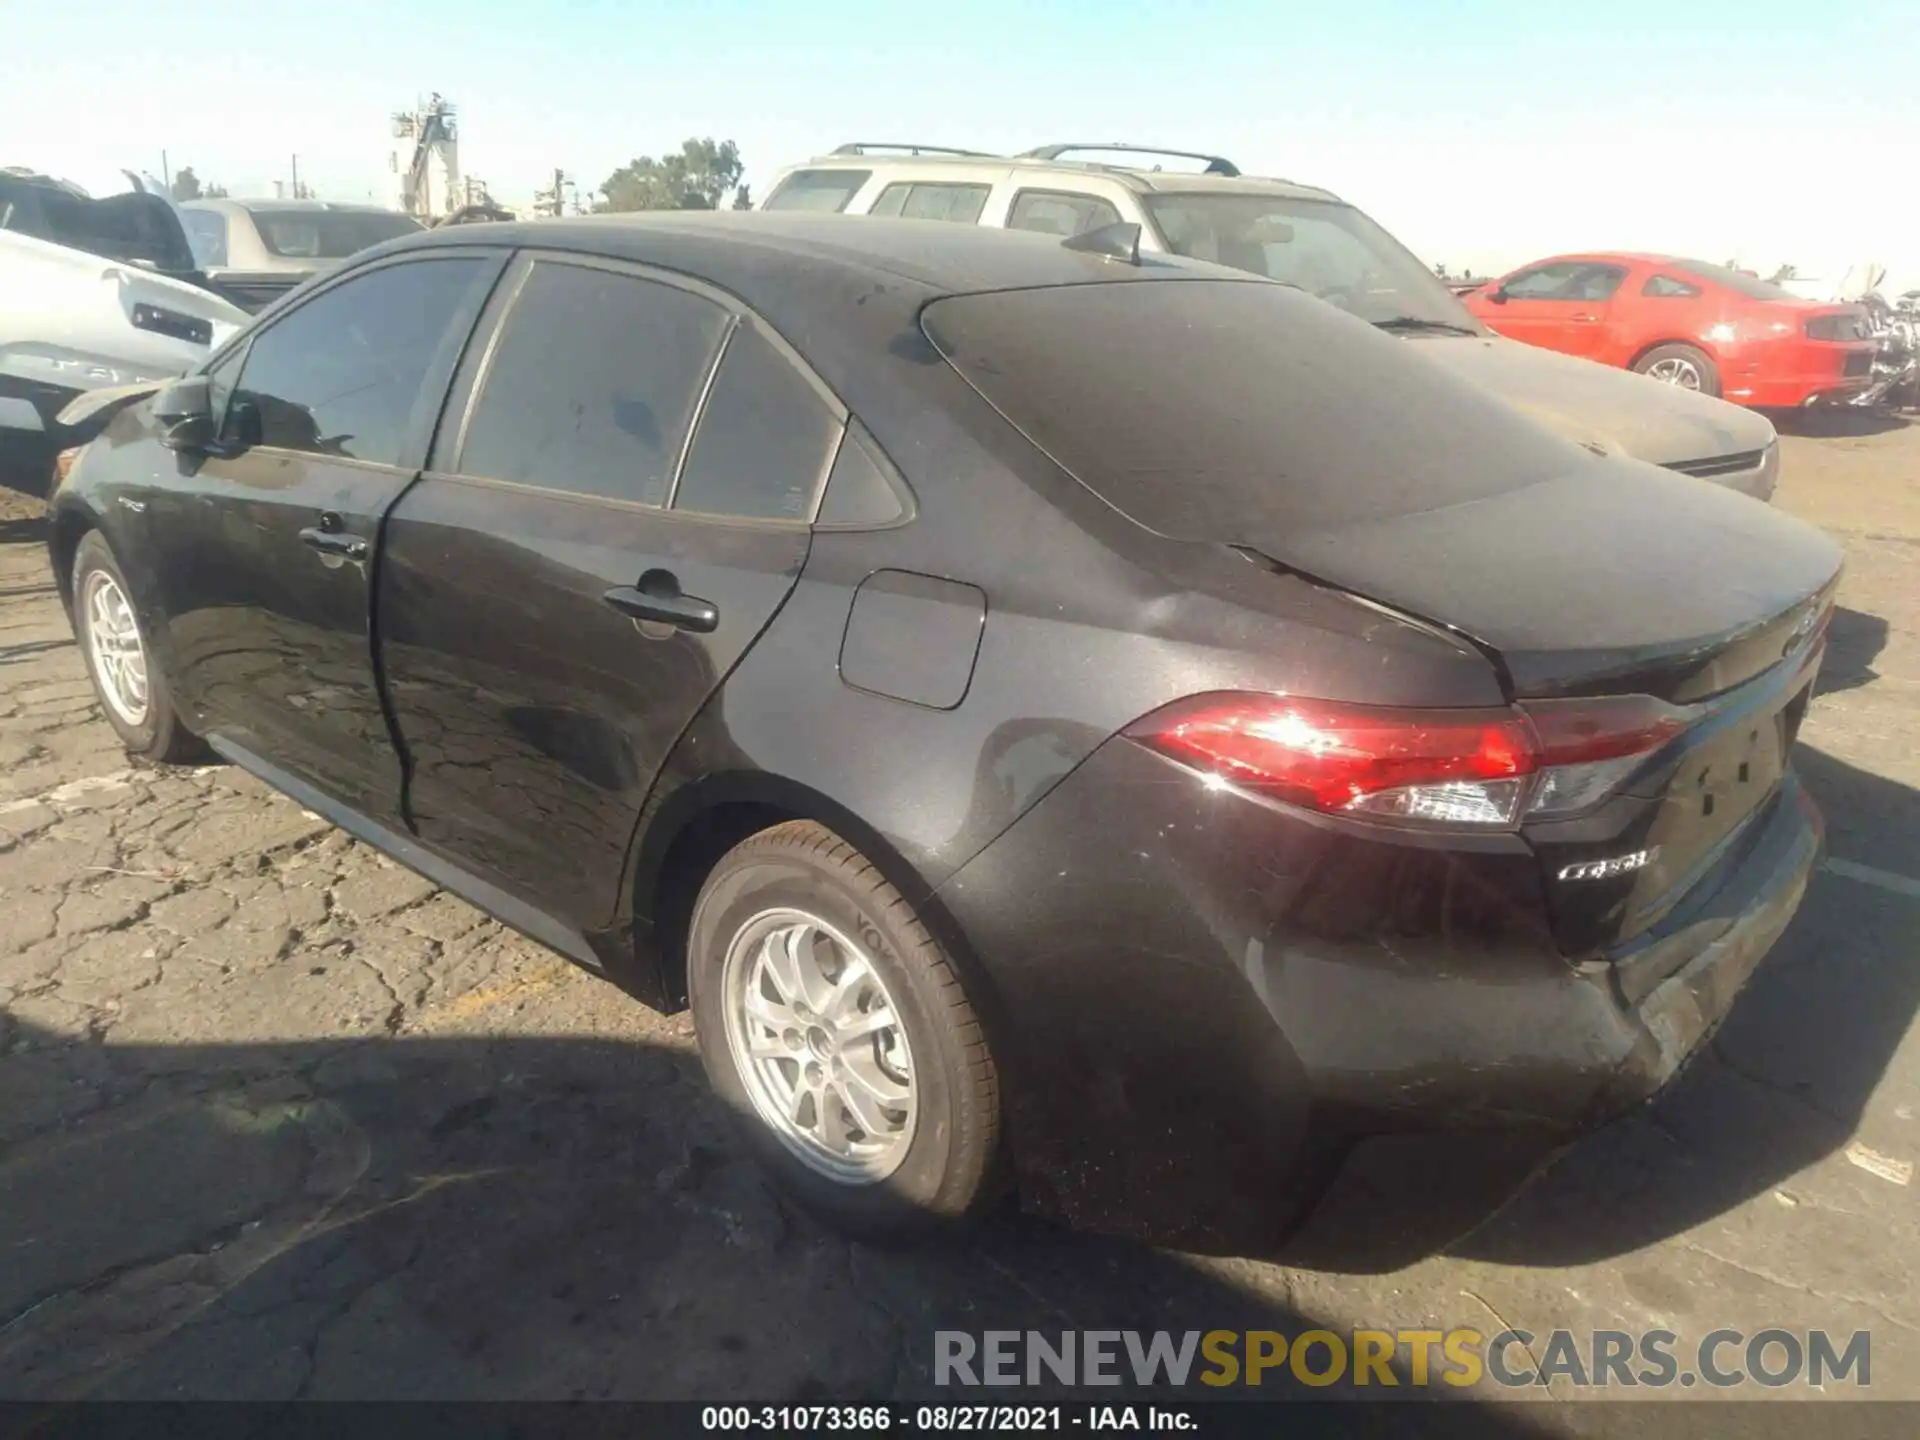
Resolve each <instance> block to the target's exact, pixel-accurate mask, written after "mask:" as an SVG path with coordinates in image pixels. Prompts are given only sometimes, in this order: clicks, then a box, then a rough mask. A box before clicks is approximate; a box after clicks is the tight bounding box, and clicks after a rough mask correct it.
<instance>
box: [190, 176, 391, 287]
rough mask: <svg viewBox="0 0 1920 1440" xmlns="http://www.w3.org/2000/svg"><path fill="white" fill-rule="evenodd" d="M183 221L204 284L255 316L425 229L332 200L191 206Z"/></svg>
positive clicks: (388, 213)
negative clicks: (315, 279) (313, 279)
mask: <svg viewBox="0 0 1920 1440" xmlns="http://www.w3.org/2000/svg"><path fill="white" fill-rule="evenodd" d="M180 214H181V218H182V220H184V221H185V223H186V228H187V241H188V243H189V244H191V245H192V246H193V255H194V259H195V260H196V261H197V262H198V263H199V265H200V267H201V268H202V269H203V270H204V271H205V272H206V274H207V277H208V278H209V279H210V280H211V281H212V282H213V283H214V285H215V286H217V287H218V288H219V289H220V291H221V292H222V293H223V294H225V295H226V296H227V297H228V298H229V299H231V300H232V301H233V302H234V303H235V304H237V305H239V306H241V307H242V308H243V309H246V310H252V311H257V310H262V309H265V308H266V307H267V306H268V305H271V304H272V303H273V302H274V301H275V300H278V299H279V298H280V297H281V296H282V295H284V294H286V293H287V291H289V290H291V289H293V287H294V286H296V285H298V284H299V283H300V282H301V281H303V280H305V279H306V278H307V277H308V276H310V275H318V274H319V273H320V272H321V271H323V270H331V269H332V268H333V267H334V266H335V265H337V264H339V263H340V262H341V261H342V260H345V259H346V258H347V257H348V256H350V255H357V254H358V253H359V252H360V251H362V250H365V249H367V248H368V247H369V246H373V245H378V244H380V243H381V242H382V241H384V240H396V239H398V238H399V237H400V236H402V235H412V234H416V233H417V232H419V231H421V230H424V229H425V228H426V227H425V226H424V225H422V224H421V223H420V222H419V221H418V220H416V219H414V218H413V217H412V216H411V215H403V214H401V213H400V212H399V211H398V210H385V209H382V208H381V207H379V206H377V205H342V204H337V203H335V202H333V201H331V200H233V199H215V200H188V201H184V202H183V203H182V204H181V206H180Z"/></svg>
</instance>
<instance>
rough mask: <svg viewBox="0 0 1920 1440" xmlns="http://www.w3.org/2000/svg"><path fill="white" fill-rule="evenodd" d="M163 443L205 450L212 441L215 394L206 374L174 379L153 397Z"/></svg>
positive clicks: (171, 447)
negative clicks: (210, 389) (212, 393)
mask: <svg viewBox="0 0 1920 1440" xmlns="http://www.w3.org/2000/svg"><path fill="white" fill-rule="evenodd" d="M153 418H154V420H155V421H157V422H158V423H159V425H160V430H161V434H160V443H161V444H162V445H164V446H166V447H167V448H168V449H169V450H184V451H194V450H204V449H206V448H207V446H209V445H211V444H212V443H213V439H214V422H213V398H212V396H211V394H210V393H209V391H208V389H207V379H206V376H204V375H189V376H187V377H185V378H184V379H180V380H175V381H174V382H173V383H172V384H170V385H168V386H167V387H166V388H165V389H164V390H162V391H160V393H159V394H157V395H155V396H154V397H153Z"/></svg>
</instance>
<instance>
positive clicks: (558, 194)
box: [553, 170, 567, 220]
mask: <svg viewBox="0 0 1920 1440" xmlns="http://www.w3.org/2000/svg"><path fill="white" fill-rule="evenodd" d="M566 213H567V174H566V172H565V171H564V170H555V171H554V172H553V218H554V219H556V220H558V219H559V218H560V217H561V216H562V215H565V214H566Z"/></svg>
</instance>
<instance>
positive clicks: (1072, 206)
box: [1007, 190, 1120, 236]
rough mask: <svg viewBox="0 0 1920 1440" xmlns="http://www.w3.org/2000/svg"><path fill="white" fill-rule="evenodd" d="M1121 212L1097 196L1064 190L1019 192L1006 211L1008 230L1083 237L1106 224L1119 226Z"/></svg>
mask: <svg viewBox="0 0 1920 1440" xmlns="http://www.w3.org/2000/svg"><path fill="white" fill-rule="evenodd" d="M1119 223H1120V212H1119V211H1118V210H1116V209H1114V208H1113V206H1112V205H1111V204H1110V203H1109V202H1107V201H1105V200H1102V199H1101V198H1100V197H1099V196H1098V195H1077V194H1073V193H1071V192H1069V191H1065V190H1022V191H1021V192H1020V193H1019V194H1018V195H1016V196H1014V197H1013V208H1012V209H1011V210H1010V211H1008V212H1007V228H1008V229H1009V230H1034V231H1037V232H1039V233H1040V234H1042V235H1066V236H1072V235H1084V234H1086V233H1087V231H1089V230H1098V229H1100V228H1101V227H1102V226H1105V225H1118V224H1119Z"/></svg>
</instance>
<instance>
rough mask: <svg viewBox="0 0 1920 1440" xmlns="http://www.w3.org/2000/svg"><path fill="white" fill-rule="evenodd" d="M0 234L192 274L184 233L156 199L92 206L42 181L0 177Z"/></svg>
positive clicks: (109, 200) (108, 199) (121, 198)
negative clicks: (8, 232) (3, 231)
mask: <svg viewBox="0 0 1920 1440" xmlns="http://www.w3.org/2000/svg"><path fill="white" fill-rule="evenodd" d="M0 230H12V231H14V232H15V233H17V234H21V235H31V236H32V237H33V238H34V239H36V240H47V241H51V242H52V243H53V244H55V245H67V246H70V247H72V248H73V249H75V250H84V251H86V252H87V253H88V254H89V255H99V256H101V257H103V258H105V259H108V260H118V261H121V262H123V263H126V264H132V265H140V266H144V267H145V268H147V269H149V270H158V271H161V272H163V273H166V274H172V275H184V274H189V273H191V272H192V270H193V268H194V262H193V250H192V248H191V247H190V246H189V245H188V244H187V236H186V232H185V231H184V230H183V229H181V227H180V221H179V219H178V218H177V217H176V215H175V214H174V211H173V207H172V206H171V205H169V204H168V203H167V202H166V201H165V200H162V199H161V198H160V197H159V196H157V195H142V194H137V193H135V194H126V195H106V196H102V197H101V198H100V199H97V200H94V199H89V198H88V197H87V196H85V195H76V194H74V193H73V192H72V191H71V190H68V189H65V188H63V187H62V186H59V185H56V184H52V183H49V182H46V181H33V180H23V179H18V178H16V177H13V176H6V175H0Z"/></svg>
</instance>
